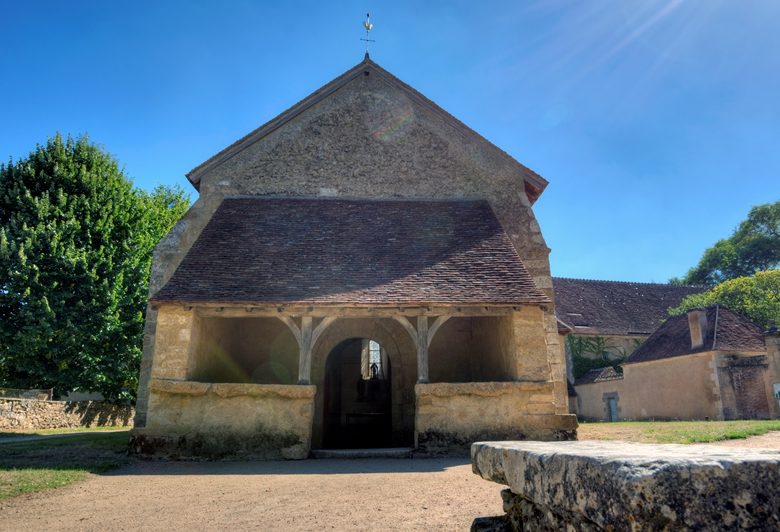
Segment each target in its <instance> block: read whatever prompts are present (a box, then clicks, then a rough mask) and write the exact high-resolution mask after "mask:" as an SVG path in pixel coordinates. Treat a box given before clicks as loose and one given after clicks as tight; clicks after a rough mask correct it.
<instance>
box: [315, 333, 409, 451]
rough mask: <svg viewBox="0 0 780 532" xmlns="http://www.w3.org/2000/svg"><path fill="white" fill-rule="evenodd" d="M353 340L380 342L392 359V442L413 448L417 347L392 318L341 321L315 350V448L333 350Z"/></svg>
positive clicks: (318, 343) (320, 441) (318, 445)
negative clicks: (327, 364) (325, 382)
mask: <svg viewBox="0 0 780 532" xmlns="http://www.w3.org/2000/svg"><path fill="white" fill-rule="evenodd" d="M350 338H367V339H371V340H375V341H376V342H378V343H379V344H380V345H381V346H382V347H383V348H384V349H385V351H386V353H387V357H388V359H389V360H390V367H391V368H392V372H391V398H392V430H393V436H392V441H393V445H395V446H411V445H412V443H413V441H414V397H415V396H414V384H415V382H416V380H417V365H416V364H417V362H416V347H415V345H414V343H413V342H412V340H411V338H410V337H409V335H408V334H407V333H406V331H405V330H404V329H403V328H402V327H401V325H399V324H398V323H397V322H395V321H393V320H392V319H391V318H339V319H338V320H336V321H335V322H333V323H332V324H331V325H330V326H329V327H328V328H327V329H326V330H325V331H324V332H323V334H322V335H321V336H320V338H319V339H318V341H317V343H316V344H315V345H314V346H313V347H312V371H311V377H312V384H314V385H316V386H317V394H316V396H315V400H314V424H313V425H314V426H313V430H312V446H313V448H319V447H321V446H322V436H323V415H324V412H323V410H324V395H323V394H324V386H323V385H324V379H325V365H326V363H327V359H328V356H329V355H330V354H331V352H332V351H333V349H334V348H336V346H338V345H339V344H341V343H342V342H343V341H344V340H348V339H350Z"/></svg>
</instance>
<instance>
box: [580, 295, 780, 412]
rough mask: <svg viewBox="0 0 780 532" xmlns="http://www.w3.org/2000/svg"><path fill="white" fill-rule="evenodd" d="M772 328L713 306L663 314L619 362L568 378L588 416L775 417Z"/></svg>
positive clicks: (778, 366) (777, 387)
mask: <svg viewBox="0 0 780 532" xmlns="http://www.w3.org/2000/svg"><path fill="white" fill-rule="evenodd" d="M779 358H780V354H779V353H778V347H777V334H776V332H770V333H766V334H765V333H764V332H762V330H761V329H760V328H759V327H758V326H757V325H755V324H754V323H752V322H751V321H750V320H748V319H747V318H745V317H743V316H741V315H739V314H737V313H735V312H732V311H731V310H729V309H727V308H725V307H723V306H719V305H713V306H711V307H707V308H706V309H696V310H691V311H689V312H688V313H687V314H681V315H679V316H674V317H672V318H669V319H668V320H667V321H666V322H664V323H663V325H661V327H659V328H658V330H656V331H655V332H654V333H653V334H652V335H651V336H650V337H649V338H648V339H647V340H646V341H645V342H644V343H643V344H642V345H641V346H639V347H638V348H637V349H636V350H635V351H634V352H633V353H632V354H631V355H630V356H629V357H628V359H627V360H626V361H625V362H624V363H623V364H622V369H623V372H622V374H620V373H618V372H616V371H615V370H614V369H613V368H612V367H607V368H601V369H596V370H592V371H591V372H589V373H588V374H586V375H584V376H582V377H581V378H579V379H577V380H576V381H575V383H574V386H575V389H576V392H577V397H576V401H577V412H578V414H579V415H580V416H582V417H583V418H586V419H594V420H605V421H616V420H620V419H756V418H758V419H765V418H777V417H780V405H778V401H777V399H778V397H776V396H777V392H778V391H780V360H779Z"/></svg>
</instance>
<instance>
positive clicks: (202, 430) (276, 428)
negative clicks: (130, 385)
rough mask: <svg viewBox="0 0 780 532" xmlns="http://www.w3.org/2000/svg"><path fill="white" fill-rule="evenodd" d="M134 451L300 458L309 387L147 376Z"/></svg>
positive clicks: (310, 409) (307, 437)
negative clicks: (147, 396) (143, 413)
mask: <svg viewBox="0 0 780 532" xmlns="http://www.w3.org/2000/svg"><path fill="white" fill-rule="evenodd" d="M150 392H151V393H150V401H149V405H150V409H149V413H148V415H147V420H146V427H145V428H137V429H136V430H135V431H134V441H133V448H134V450H135V451H136V452H138V453H139V454H155V455H161V454H167V455H169V456H172V457H191V456H197V457H206V458H222V457H228V456H230V457H242V456H243V457H257V458H305V457H306V456H307V455H308V453H309V444H310V441H311V426H312V417H313V415H314V393H315V390H314V386H301V385H293V386H286V385H274V384H228V383H222V384H209V383H202V382H193V381H176V380H166V379H152V381H151V386H150Z"/></svg>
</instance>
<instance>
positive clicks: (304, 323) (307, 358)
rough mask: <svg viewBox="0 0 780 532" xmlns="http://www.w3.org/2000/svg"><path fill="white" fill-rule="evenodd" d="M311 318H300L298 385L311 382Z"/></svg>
mask: <svg viewBox="0 0 780 532" xmlns="http://www.w3.org/2000/svg"><path fill="white" fill-rule="evenodd" d="M313 333H314V331H313V328H312V317H311V316H304V317H303V318H301V342H300V352H299V354H298V384H309V383H310V382H311V345H312V341H311V340H312V334H313Z"/></svg>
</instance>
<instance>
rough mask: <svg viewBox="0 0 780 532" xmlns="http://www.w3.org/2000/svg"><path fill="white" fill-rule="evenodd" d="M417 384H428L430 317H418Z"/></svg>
mask: <svg viewBox="0 0 780 532" xmlns="http://www.w3.org/2000/svg"><path fill="white" fill-rule="evenodd" d="M417 382H428V316H417Z"/></svg>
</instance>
